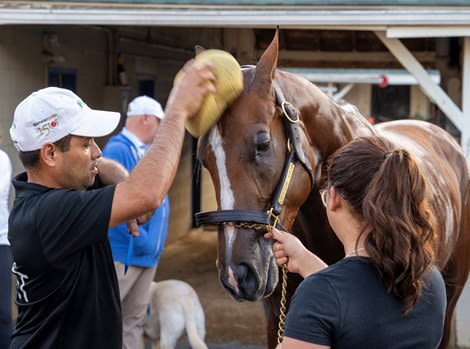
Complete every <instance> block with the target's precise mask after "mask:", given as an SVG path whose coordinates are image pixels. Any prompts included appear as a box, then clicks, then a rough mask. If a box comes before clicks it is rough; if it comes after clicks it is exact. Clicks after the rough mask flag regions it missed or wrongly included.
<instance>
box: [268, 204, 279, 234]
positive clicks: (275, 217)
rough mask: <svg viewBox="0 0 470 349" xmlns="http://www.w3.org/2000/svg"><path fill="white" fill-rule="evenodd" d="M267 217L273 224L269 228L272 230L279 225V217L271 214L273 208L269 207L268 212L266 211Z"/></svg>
mask: <svg viewBox="0 0 470 349" xmlns="http://www.w3.org/2000/svg"><path fill="white" fill-rule="evenodd" d="M267 213H268V215H269V218H270V219H271V218H272V219H273V220H274V223H273V224H270V225H269V228H270V229H272V228H276V225H277V223H279V216H277V215H275V214H274V213H273V208H272V207H271V208H270V209H269V210H268V211H267Z"/></svg>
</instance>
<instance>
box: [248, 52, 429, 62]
mask: <svg viewBox="0 0 470 349" xmlns="http://www.w3.org/2000/svg"><path fill="white" fill-rule="evenodd" d="M263 52H264V50H258V52H257V54H258V58H259V57H261V56H262V54H263ZM415 57H416V58H417V59H418V61H420V62H422V63H434V62H436V53H435V52H416V53H415ZM279 59H281V60H295V61H310V62H314V61H330V62H379V63H384V62H394V61H395V60H396V59H395V57H394V56H393V55H392V54H391V53H390V52H387V51H371V52H349V51H348V52H338V51H329V52H328V51H303V50H302V51H301V50H279Z"/></svg>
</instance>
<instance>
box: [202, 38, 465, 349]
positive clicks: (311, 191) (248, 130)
mask: <svg viewBox="0 0 470 349" xmlns="http://www.w3.org/2000/svg"><path fill="white" fill-rule="evenodd" d="M277 56H278V37H277V34H276V36H275V37H274V40H273V41H272V43H271V44H270V46H269V47H268V48H267V49H266V51H265V52H264V53H263V55H262V57H261V59H260V60H259V62H258V63H257V64H256V66H251V67H245V68H244V69H243V78H244V90H243V92H242V94H241V95H240V97H239V98H238V99H237V100H236V101H235V103H233V104H232V105H231V106H230V108H228V109H227V110H226V111H225V112H224V115H223V116H222V118H221V119H220V120H219V122H218V123H217V124H216V125H215V126H214V127H213V128H212V129H211V130H210V132H209V133H208V134H207V135H206V136H205V137H204V138H202V139H201V140H200V141H199V147H198V156H199V159H200V160H201V161H202V163H203V165H204V166H205V167H206V168H207V169H208V170H209V172H210V174H211V177H212V181H213V183H214V187H215V191H216V197H217V203H218V210H219V211H215V214H216V215H217V212H220V213H224V212H229V213H230V212H232V213H233V212H235V213H236V214H235V216H237V213H240V212H241V213H244V212H255V211H256V212H260V213H262V212H264V213H263V214H265V215H266V213H265V212H266V211H267V210H268V209H269V208H270V207H272V206H271V203H272V200H273V197H274V196H276V197H277V196H278V189H277V188H278V182H283V181H284V177H285V176H284V174H285V170H283V168H285V167H286V166H284V164H285V163H287V162H286V157H287V155H286V154H290V153H291V150H292V149H290V148H292V146H294V147H296V148H297V149H296V154H295V155H296V156H295V157H294V158H295V159H297V160H296V161H294V165H296V164H297V166H292V169H291V175H292V176H291V178H292V180H291V182H290V185H289V184H288V185H287V191H284V194H285V199H284V198H283V205H282V210H281V212H280V215H279V218H280V224H282V226H283V227H284V228H285V229H286V230H287V231H289V232H291V233H292V234H294V235H296V236H297V237H298V238H299V239H300V240H301V241H302V242H303V243H304V244H305V246H306V247H307V248H308V249H310V250H311V251H313V252H314V253H316V254H317V255H318V256H319V257H320V258H321V259H323V260H324V261H325V262H326V263H328V264H331V263H334V262H336V261H338V260H339V259H341V258H343V257H344V251H343V248H342V245H341V244H340V243H339V241H338V240H337V238H336V236H335V234H334V233H333V231H332V230H331V228H330V226H329V224H328V221H327V218H326V213H325V209H324V207H323V205H322V204H321V200H320V197H319V193H318V189H320V188H321V187H322V185H323V182H324V180H325V178H324V176H322V171H324V169H325V163H326V159H327V158H328V157H329V156H330V155H331V154H332V153H334V152H335V151H336V150H337V149H338V148H340V147H341V146H343V145H344V144H346V143H347V142H349V141H351V140H352V139H354V138H356V137H359V136H365V135H372V134H378V135H382V136H385V137H387V138H389V139H390V140H392V141H393V142H395V143H396V144H397V145H399V146H403V147H405V148H406V149H408V150H409V151H410V152H411V153H412V154H413V155H414V156H415V158H416V160H417V162H418V163H419V165H420V167H421V170H422V171H423V173H424V174H425V177H426V180H427V184H428V196H429V201H430V204H431V207H432V210H433V213H434V215H435V217H436V224H437V227H436V228H437V232H438V233H439V244H438V251H437V255H438V266H439V268H440V269H441V271H442V273H443V276H444V279H445V281H446V287H447V313H446V319H445V329H444V336H443V340H442V343H441V348H445V347H446V345H447V343H448V341H449V335H450V330H451V321H452V314H453V311H454V308H455V305H456V302H457V299H458V298H459V296H460V294H461V291H462V288H463V286H464V284H465V282H466V280H467V276H468V272H469V269H470V258H469V257H468V256H469V252H470V238H469V237H470V235H469V231H468V228H469V225H468V222H467V221H468V217H469V212H470V211H469V210H470V209H469V205H468V204H467V190H468V172H467V164H466V160H465V157H464V154H463V153H462V150H461V148H460V147H459V145H458V144H457V143H456V142H455V140H454V139H453V138H452V137H451V136H450V135H449V134H448V133H447V132H445V131H444V130H442V129H441V128H439V127H437V126H435V125H432V124H430V123H426V122H422V121H412V120H404V121H395V122H387V123H382V124H379V125H377V126H376V127H373V126H371V125H370V124H369V123H368V122H367V121H366V120H365V119H364V118H363V117H362V116H361V115H360V114H359V113H358V112H357V109H356V108H355V107H353V106H351V105H347V106H339V105H338V104H336V103H335V102H334V101H333V100H331V99H330V98H329V97H327V96H326V95H325V94H323V93H322V92H321V91H320V90H319V89H318V88H317V87H316V86H315V85H313V84H311V83H310V82H308V81H307V80H305V79H303V78H301V77H298V76H295V75H293V74H289V73H286V72H283V71H280V70H276V65H277ZM279 94H280V95H281V97H279ZM283 98H285V100H286V101H288V102H290V103H291V104H292V106H294V107H295V108H296V109H297V110H298V116H299V119H300V120H299V121H298V122H297V123H296V125H297V126H296V127H297V131H296V132H297V138H298V140H297V142H294V144H293V145H292V144H289V149H287V148H288V145H287V137H288V136H287V135H288V134H289V132H287V129H286V127H288V126H285V124H289V122H286V120H283V119H285V115H291V116H292V114H289V113H287V114H285V113H284V112H283V108H280V107H279V105H280V104H282V101H283ZM279 99H281V102H280V101H279ZM295 115H296V114H295V113H294V116H295ZM294 121H295V120H294ZM289 127H290V126H289ZM295 143H297V144H295ZM299 163H300V164H301V165H298V164H299ZM228 210H229V211H228ZM233 210H245V211H233ZM246 210H249V211H246ZM229 216H230V215H229ZM233 217H234V215H231V216H230V217H229V218H227V217H226V219H225V221H236V219H235V218H233ZM209 218H210V217H209ZM218 218H220V217H218ZM241 220H242V221H243V219H241ZM255 220H256V219H255ZM209 221H210V219H209ZM212 221H214V220H212ZM219 221H224V219H220V220H219ZM247 221H249V219H247ZM203 223H204V222H203ZM205 223H208V222H205ZM271 244H272V241H269V240H266V239H264V238H263V234H262V232H259V231H257V230H254V229H253V228H251V226H250V225H249V224H231V223H228V224H223V225H222V224H221V225H219V227H218V260H217V268H218V272H219V278H220V282H221V283H222V285H223V286H224V287H225V289H226V290H227V291H228V292H229V293H230V294H231V296H232V297H233V298H234V299H236V300H238V301H243V300H248V301H257V300H261V299H264V301H265V305H266V312H267V331H268V346H269V348H271V349H272V348H275V346H276V344H277V338H276V336H277V322H278V316H279V302H280V286H279V284H280V283H278V280H279V275H280V272H279V271H280V269H278V267H277V266H276V264H275V262H274V260H273V255H272V250H271V248H272V246H271ZM301 281H302V279H301V277H300V276H298V275H294V274H288V284H287V294H288V295H287V303H288V304H289V300H290V297H291V296H292V294H293V293H294V291H295V289H296V287H297V286H298V285H299V283H300V282H301ZM318 301H319V302H321V299H319V300H318Z"/></svg>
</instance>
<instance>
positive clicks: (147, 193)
mask: <svg viewBox="0 0 470 349" xmlns="http://www.w3.org/2000/svg"><path fill="white" fill-rule="evenodd" d="M183 71H184V76H183V78H182V80H181V81H180V82H179V84H178V85H177V86H176V87H174V88H173V90H172V91H171V93H170V97H169V99H168V102H167V106H166V109H165V119H164V120H163V121H162V124H161V126H160V128H159V130H158V136H156V137H155V139H154V142H153V144H152V146H151V147H150V149H149V150H148V152H147V154H146V155H145V156H144V157H143V158H142V160H141V161H140V162H139V164H138V165H137V166H136V167H135V168H134V170H133V171H132V172H131V174H130V175H129V178H128V179H127V180H125V181H124V182H122V183H119V184H118V185H117V186H116V191H115V193H114V199H113V207H112V211H111V219H110V223H109V225H110V226H116V225H118V224H120V223H123V222H125V221H127V220H129V219H130V218H134V217H137V216H139V215H141V214H143V213H145V212H148V211H151V210H154V209H157V208H158V207H159V206H160V204H161V203H162V201H163V199H164V197H165V195H166V193H167V192H168V190H169V188H170V186H171V184H172V183H173V180H174V178H175V174H176V169H177V168H178V163H179V159H180V156H181V149H182V146H183V140H184V133H185V128H184V123H185V121H186V120H187V119H188V118H191V117H192V116H193V115H194V114H195V113H196V112H197V111H198V110H199V108H200V107H201V104H202V102H203V100H204V97H205V96H206V95H207V94H208V93H213V92H215V86H214V82H215V76H214V75H213V74H212V64H210V63H198V64H196V63H195V62H194V61H190V62H188V63H187V64H186V65H185V67H184V68H183Z"/></svg>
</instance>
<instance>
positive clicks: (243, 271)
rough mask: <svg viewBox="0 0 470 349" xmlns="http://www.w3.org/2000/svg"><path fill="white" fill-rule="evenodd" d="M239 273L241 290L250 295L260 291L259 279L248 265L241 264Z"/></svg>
mask: <svg viewBox="0 0 470 349" xmlns="http://www.w3.org/2000/svg"><path fill="white" fill-rule="evenodd" d="M238 271H239V276H238V280H239V286H240V290H241V291H242V292H244V293H246V294H248V295H254V294H255V293H256V292H257V291H258V278H257V277H256V274H255V273H254V272H253V270H252V269H251V268H250V267H249V266H248V265H246V264H240V265H239V267H238Z"/></svg>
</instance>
